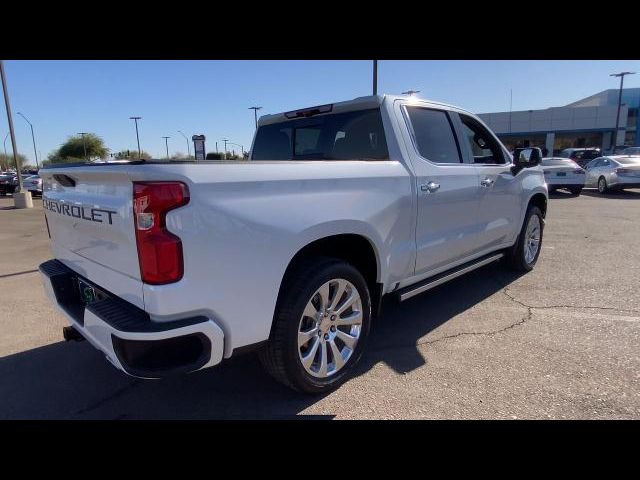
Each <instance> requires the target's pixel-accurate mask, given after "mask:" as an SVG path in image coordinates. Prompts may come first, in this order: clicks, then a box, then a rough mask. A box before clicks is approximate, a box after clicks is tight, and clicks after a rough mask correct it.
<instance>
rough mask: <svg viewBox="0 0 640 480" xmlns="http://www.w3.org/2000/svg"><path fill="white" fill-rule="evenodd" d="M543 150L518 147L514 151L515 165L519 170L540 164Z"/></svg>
mask: <svg viewBox="0 0 640 480" xmlns="http://www.w3.org/2000/svg"><path fill="white" fill-rule="evenodd" d="M541 161H542V151H541V150H540V149H539V148H516V149H515V151H514V152H513V165H514V167H516V168H517V169H518V170H522V169H523V168H530V167H535V166H536V165H539V164H540V162H541Z"/></svg>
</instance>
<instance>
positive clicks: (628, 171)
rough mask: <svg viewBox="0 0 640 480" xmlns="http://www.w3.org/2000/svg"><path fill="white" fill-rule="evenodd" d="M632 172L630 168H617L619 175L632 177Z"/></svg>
mask: <svg viewBox="0 0 640 480" xmlns="http://www.w3.org/2000/svg"><path fill="white" fill-rule="evenodd" d="M632 171H633V170H631V169H630V168H616V173H617V174H618V175H630V174H631V172H632Z"/></svg>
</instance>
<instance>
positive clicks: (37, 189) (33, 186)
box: [22, 175, 42, 196]
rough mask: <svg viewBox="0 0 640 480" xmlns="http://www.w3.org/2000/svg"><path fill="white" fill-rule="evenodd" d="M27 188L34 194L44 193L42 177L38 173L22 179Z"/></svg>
mask: <svg viewBox="0 0 640 480" xmlns="http://www.w3.org/2000/svg"><path fill="white" fill-rule="evenodd" d="M22 185H23V186H24V188H25V190H29V191H30V192H31V193H32V194H33V195H34V196H35V195H42V178H40V177H39V176H38V175H31V176H30V177H27V178H25V179H23V180H22Z"/></svg>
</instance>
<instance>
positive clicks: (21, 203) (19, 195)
mask: <svg viewBox="0 0 640 480" xmlns="http://www.w3.org/2000/svg"><path fill="white" fill-rule="evenodd" d="M0 78H2V92H3V94H4V105H5V107H6V109H7V121H8V122H9V133H10V134H11V146H12V147H13V161H14V163H15V165H16V176H17V177H18V191H17V192H14V194H13V202H14V205H15V207H16V208H33V201H32V200H31V192H29V191H28V190H27V191H26V192H23V191H22V188H23V186H22V175H20V165H19V164H18V147H17V146H16V134H15V132H14V131H13V118H12V116H11V103H10V102H9V91H8V89H7V77H6V76H5V73H4V61H3V60H0Z"/></svg>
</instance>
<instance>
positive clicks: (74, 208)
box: [42, 198, 118, 225]
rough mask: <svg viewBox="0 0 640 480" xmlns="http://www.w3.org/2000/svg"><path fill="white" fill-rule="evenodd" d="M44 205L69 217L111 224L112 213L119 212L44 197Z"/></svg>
mask: <svg viewBox="0 0 640 480" xmlns="http://www.w3.org/2000/svg"><path fill="white" fill-rule="evenodd" d="M42 203H43V206H44V208H46V209H47V210H50V211H52V212H55V213H59V214H60V215H66V216H68V217H74V218H82V219H83V220H89V221H91V222H97V223H104V222H105V221H108V222H109V225H112V224H113V221H112V217H111V216H112V215H113V214H114V213H118V212H116V211H114V210H105V209H104V208H92V207H85V206H84V205H69V204H68V203H60V202H56V201H55V200H49V199H48V198H44V199H43V202H42Z"/></svg>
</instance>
